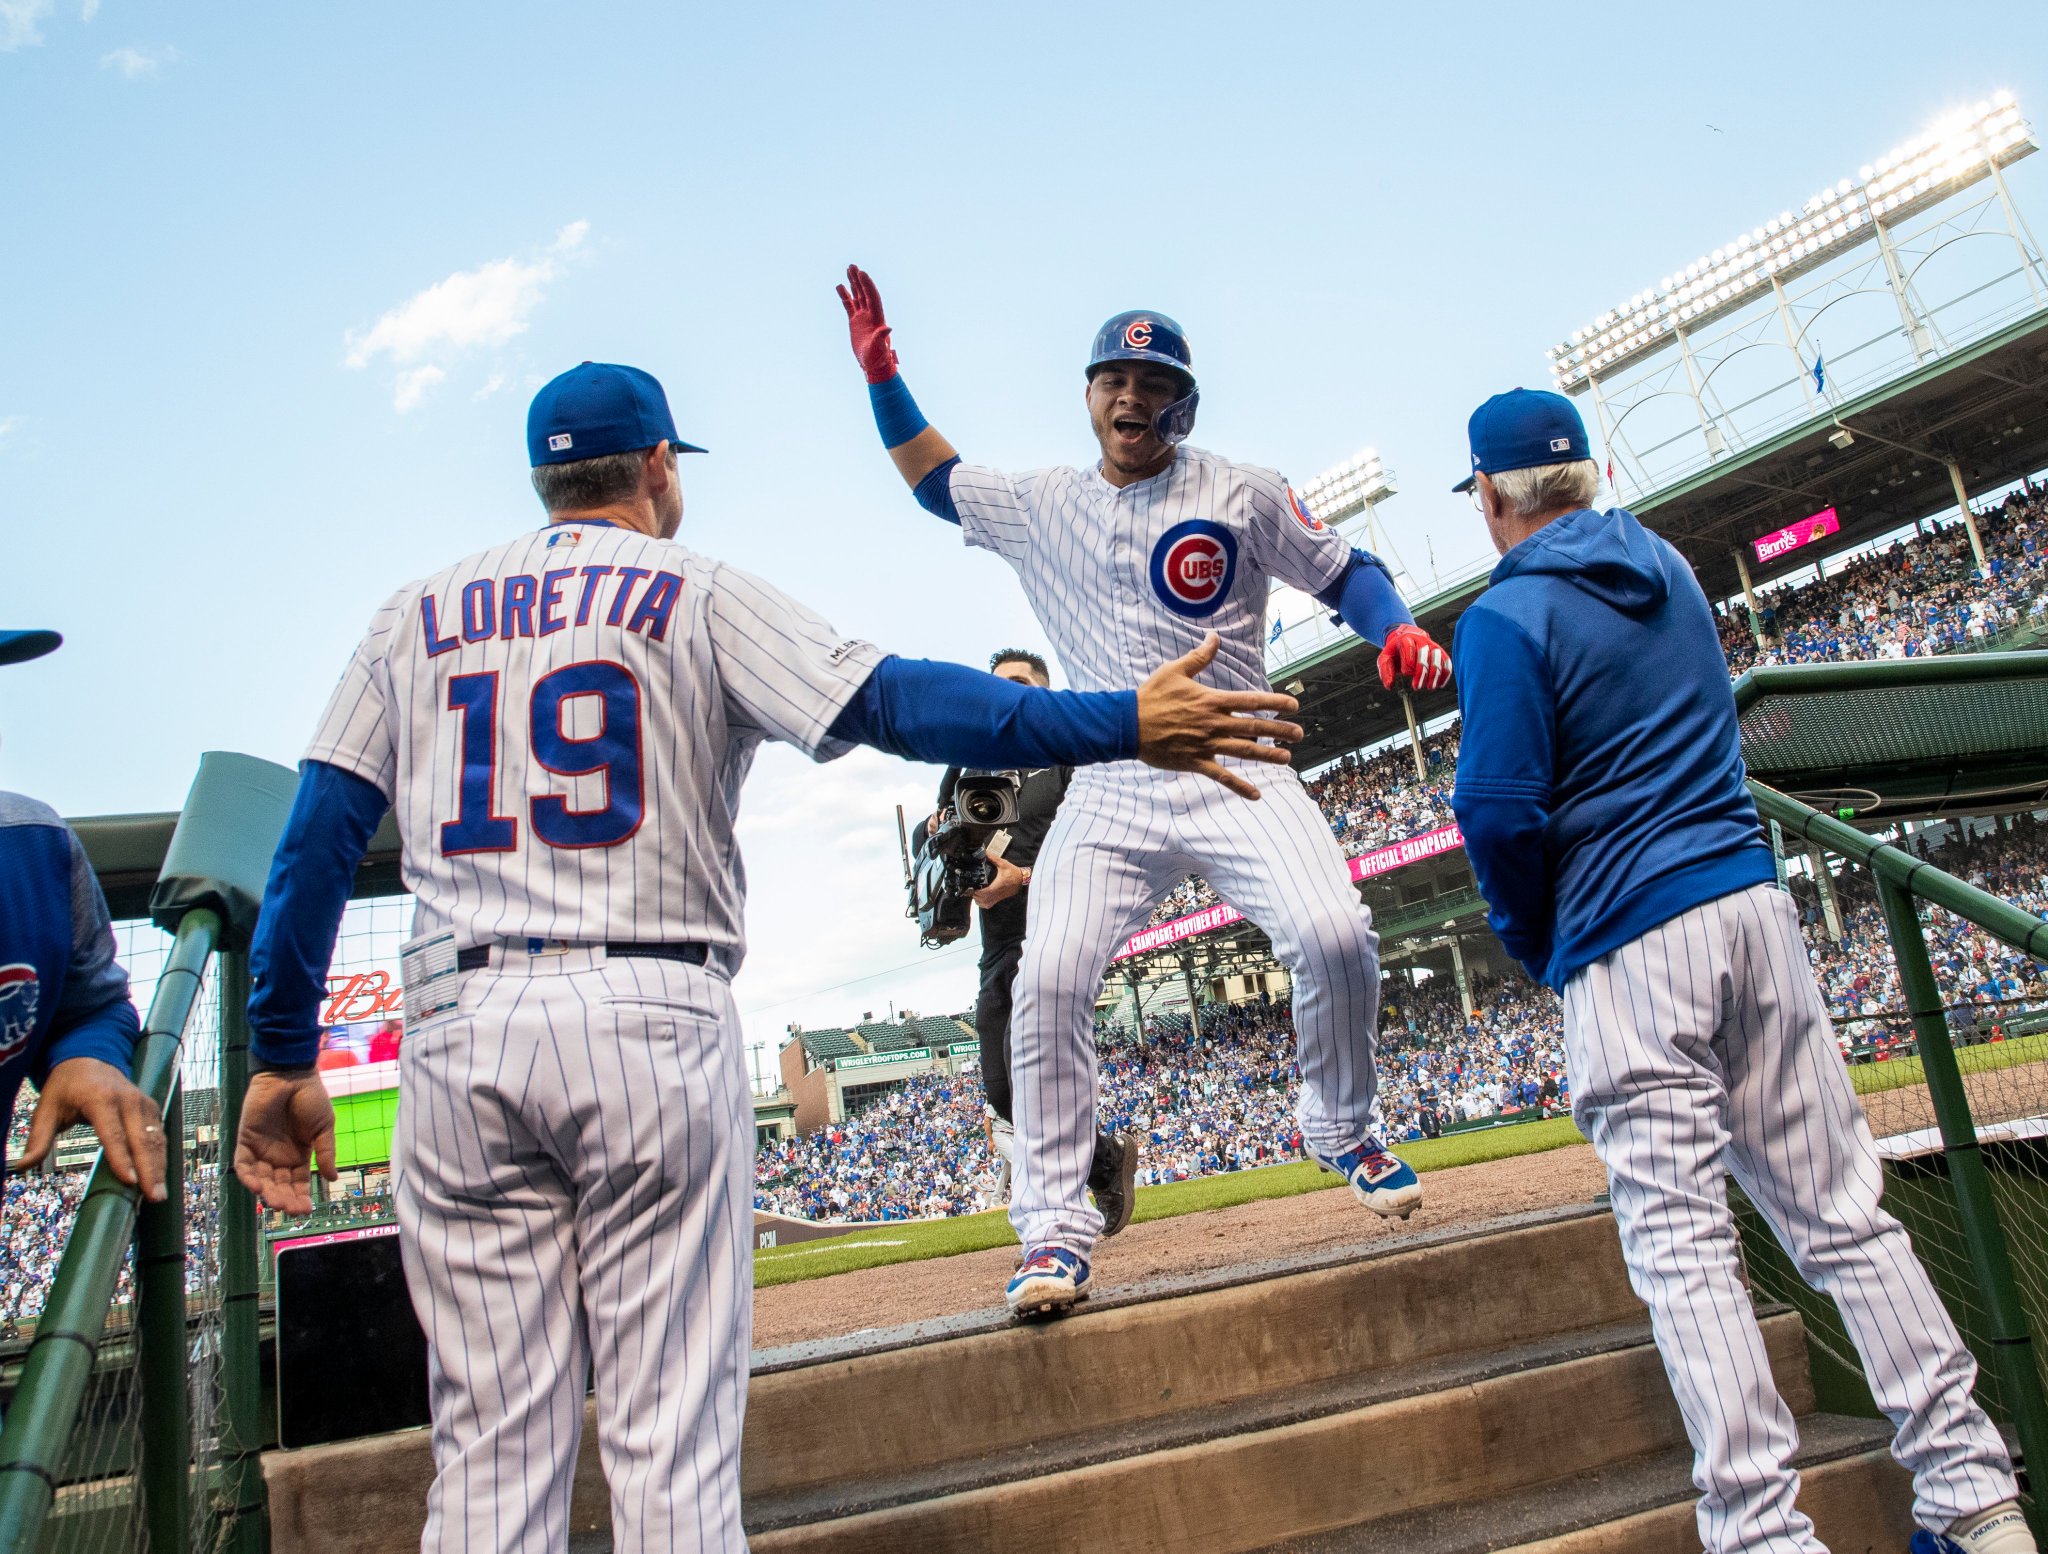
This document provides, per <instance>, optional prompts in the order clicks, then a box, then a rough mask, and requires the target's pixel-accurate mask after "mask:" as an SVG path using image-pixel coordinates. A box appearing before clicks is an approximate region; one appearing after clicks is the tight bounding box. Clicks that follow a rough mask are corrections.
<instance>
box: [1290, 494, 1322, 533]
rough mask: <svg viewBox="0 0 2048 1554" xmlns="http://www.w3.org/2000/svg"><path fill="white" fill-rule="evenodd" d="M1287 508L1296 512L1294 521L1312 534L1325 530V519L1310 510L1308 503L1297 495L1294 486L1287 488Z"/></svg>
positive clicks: (1293, 512) (1291, 511)
mask: <svg viewBox="0 0 2048 1554" xmlns="http://www.w3.org/2000/svg"><path fill="white" fill-rule="evenodd" d="M1287 510H1288V511H1289V512H1290V513H1292V514H1294V521H1295V522H1296V523H1298V524H1300V525H1301V526H1302V527H1303V528H1304V529H1306V530H1308V532H1309V533H1311V534H1321V533H1322V532H1323V528H1324V524H1323V520H1322V519H1320V518H1318V517H1317V516H1316V515H1315V514H1314V513H1312V512H1310V511H1309V510H1308V504H1307V503H1306V502H1304V501H1302V499H1301V498H1300V497H1299V496H1297V495H1295V491H1294V487H1292V486H1289V487H1288V488H1287Z"/></svg>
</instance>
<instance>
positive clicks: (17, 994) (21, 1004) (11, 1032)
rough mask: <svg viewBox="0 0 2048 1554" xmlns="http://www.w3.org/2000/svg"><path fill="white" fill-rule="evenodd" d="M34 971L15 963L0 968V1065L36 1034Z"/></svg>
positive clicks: (37, 988) (36, 988)
mask: <svg viewBox="0 0 2048 1554" xmlns="http://www.w3.org/2000/svg"><path fill="white" fill-rule="evenodd" d="M40 991H41V988H40V985H39V984H38V983H37V981H36V968H35V967H33V966H29V965H25V964H23V963H22V962H20V961H15V962H13V963H12V964H11V965H6V966H0V1062H5V1061H6V1060H7V1059H9V1058H11V1057H13V1056H14V1055H15V1053H17V1052H19V1051H21V1049H22V1048H23V1047H25V1046H27V1045H28V1039H29V1037H31V1036H33V1035H34V1034H35V1033H36V1003H37V994H38V993H39V992H40Z"/></svg>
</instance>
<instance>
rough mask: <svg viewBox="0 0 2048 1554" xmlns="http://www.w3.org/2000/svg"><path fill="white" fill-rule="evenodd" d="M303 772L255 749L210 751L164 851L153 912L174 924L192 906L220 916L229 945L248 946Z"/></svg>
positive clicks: (167, 925) (163, 924) (161, 923)
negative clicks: (261, 756) (247, 752)
mask: <svg viewBox="0 0 2048 1554" xmlns="http://www.w3.org/2000/svg"><path fill="white" fill-rule="evenodd" d="M298 782H299V779H298V774H297V773H295V772H291V771H288V770H286V769H285V768H284V767H282V766H279V765H277V764H276V763H275V762H272V761H261V760H258V759H257V758H256V757H255V756H253V755H236V754H234V753H232V752H230V751H224V750H209V751H208V752H207V753H206V754H205V755H203V756H201V757H200V758H199V774H198V775H197V776H196V777H194V778H193V779H192V791H191V792H190V793H188V794H187V795H186V797H185V808H184V810H183V812H182V813H180V815H179V816H178V828H177V830H176V831H174V832H173V833H172V834H171V845H170V847H169V848H168V849H166V851H165V853H164V867H163V873H162V874H161V875H159V876H158V878H157V882H156V889H155V890H153V891H152V892H151V893H150V898H149V915H150V917H151V918H152V919H153V920H154V921H155V923H156V925H157V926H158V927H159V928H163V929H166V930H175V929H176V927H177V925H178V923H179V922H180V921H181V920H182V919H183V918H184V916H185V914H186V913H187V912H189V911H191V910H192V909H193V908H194V907H201V906H203V907H210V908H211V909H212V910H213V911H215V912H217V913H218V914H219V915H220V919H221V923H222V925H223V931H222V938H223V945H222V947H223V948H225V949H242V948H246V947H247V945H248V943H249V936H250V935H251V934H252V933H253V932H254V931H255V928H256V909H257V908H258V907H260V906H261V905H262V904H263V882H264V881H265V880H266V879H267V878H269V875H270V858H271V854H273V853H275V852H276V851H277V842H278V838H279V837H281V836H283V835H284V822H285V816H286V815H288V814H289V813H291V807H292V795H293V793H294V792H296V791H297V789H298Z"/></svg>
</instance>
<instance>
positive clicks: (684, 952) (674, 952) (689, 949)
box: [455, 943, 711, 971]
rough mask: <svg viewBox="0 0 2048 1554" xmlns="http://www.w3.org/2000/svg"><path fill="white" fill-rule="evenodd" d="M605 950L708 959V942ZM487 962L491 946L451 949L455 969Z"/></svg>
mask: <svg viewBox="0 0 2048 1554" xmlns="http://www.w3.org/2000/svg"><path fill="white" fill-rule="evenodd" d="M604 952H605V954H607V955H609V956H614V957H618V958H623V959H626V960H633V959H639V960H679V961H681V962H682V963H683V964H684V965H686V966H702V965H705V964H707V963H708V962H709V961H710V959H711V946H710V945H708V944H694V943H692V944H609V943H608V944H606V945H605V947H604ZM490 964H491V947H490V946H489V945H488V944H479V945H475V946H472V947H471V948H469V949H466V950H457V951H456V952H455V969H456V970H457V971H482V970H484V969H485V968H486V967H488V966H489V965H490Z"/></svg>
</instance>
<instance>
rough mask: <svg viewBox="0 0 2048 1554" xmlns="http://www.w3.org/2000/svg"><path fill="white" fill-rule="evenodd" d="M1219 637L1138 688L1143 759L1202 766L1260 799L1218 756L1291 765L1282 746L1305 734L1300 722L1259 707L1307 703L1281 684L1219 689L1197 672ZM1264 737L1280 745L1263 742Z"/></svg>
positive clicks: (1169, 767) (1287, 708)
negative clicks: (1281, 718)
mask: <svg viewBox="0 0 2048 1554" xmlns="http://www.w3.org/2000/svg"><path fill="white" fill-rule="evenodd" d="M1218 640H1219V639H1218V638H1217V635H1216V633H1215V632H1213V631H1212V632H1210V633H1209V634H1208V635H1207V636H1205V637H1204V638H1202V642H1201V646H1199V647H1197V648H1195V649H1194V650H1193V651H1192V652H1189V653H1185V654H1183V655H1182V656H1181V657H1179V658H1176V659H1174V660H1173V661H1172V662H1171V663H1166V664H1162V665H1160V666H1159V667H1158V668H1157V669H1155V670H1153V671H1152V673H1151V674H1150V675H1148V676H1147V677H1146V679H1145V683H1144V684H1143V685H1141V686H1139V687H1138V759H1139V760H1141V761H1143V762H1144V763H1145V764H1146V765H1147V766H1157V767H1160V768H1162V769H1163V770H1166V771H1170V772H1200V773H1201V774H1202V775H1203V776H1204V777H1207V778H1209V779H1211V780H1212V781H1215V782H1220V783H1222V784H1223V786H1224V787H1226V788H1228V789H1229V790H1230V791H1231V792H1232V793H1235V794H1238V795H1240V796H1242V797H1244V798H1248V799H1255V798H1257V797H1258V796H1259V790H1258V789H1257V788H1255V787H1253V786H1252V785H1251V784H1250V783H1249V782H1246V781H1245V780H1244V778H1242V777H1240V776H1238V774H1237V773H1235V772H1233V771H1231V770H1230V769H1229V768H1227V767H1225V766H1223V765H1221V764H1220V763H1219V762H1218V761H1217V759H1216V757H1217V756H1219V755H1228V756H1235V757H1237V758H1238V759H1239V760H1244V761H1265V762H1268V763H1270V764H1272V765H1275V766H1285V765H1287V763H1288V761H1289V759H1290V757H1289V753H1288V751H1287V750H1285V749H1284V748H1282V746H1286V745H1291V744H1294V743H1295V742H1296V741H1297V740H1299V739H1300V738H1301V728H1300V726H1299V725H1298V724H1294V723H1282V722H1277V721H1275V720H1273V719H1271V718H1268V717H1264V716H1260V715H1259V714H1264V713H1269V712H1292V711H1294V710H1295V708H1296V707H1297V706H1298V705H1299V703H1297V702H1296V701H1295V699H1294V698H1293V697H1292V696H1285V695H1282V694H1281V693H1280V692H1278V691H1218V690H1211V689H1210V688H1209V687H1208V686H1206V685H1203V684H1201V683H1199V682H1198V681H1197V680H1196V679H1195V676H1196V675H1198V674H1200V673H1201V672H1202V671H1203V670H1204V669H1207V668H1208V667H1209V665H1210V663H1211V662H1213V661H1214V659H1215V657H1216V648H1217V644H1218ZM1261 739H1272V740H1277V741H1278V744H1272V745H1262V744H1260V743H1258V741H1259V740H1261Z"/></svg>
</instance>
